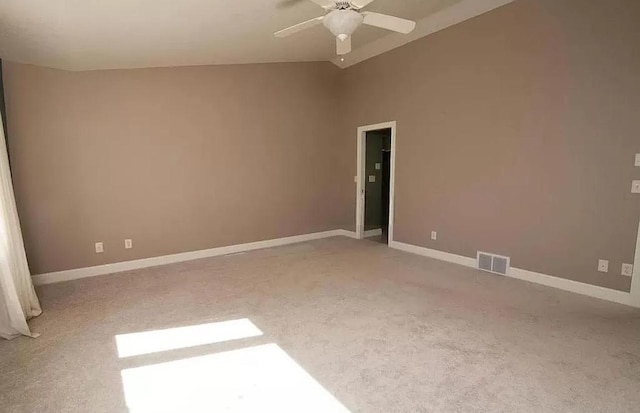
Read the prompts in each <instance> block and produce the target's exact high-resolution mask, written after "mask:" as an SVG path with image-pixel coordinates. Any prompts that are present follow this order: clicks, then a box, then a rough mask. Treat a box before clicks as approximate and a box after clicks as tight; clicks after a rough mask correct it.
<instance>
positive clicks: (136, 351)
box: [116, 318, 262, 358]
mask: <svg viewBox="0 0 640 413" xmlns="http://www.w3.org/2000/svg"><path fill="white" fill-rule="evenodd" d="M261 335H262V331H260V329H259V328H258V327H256V326H255V324H253V323H252V322H251V321H250V320H249V319H246V318H242V319H238V320H229V321H221V322H217V323H207V324H198V325H194V326H186V327H177V328H168V329H164V330H153V331H144V332H140V333H131V334H118V335H117V336H116V345H117V347H118V356H119V357H120V358H123V357H131V356H139V355H142V354H151V353H157V352H160V351H167V350H175V349H179V348H187V347H195V346H201V345H204V344H213V343H222V342H224V341H229V340H238V339H242V338H248V337H256V336H261Z"/></svg>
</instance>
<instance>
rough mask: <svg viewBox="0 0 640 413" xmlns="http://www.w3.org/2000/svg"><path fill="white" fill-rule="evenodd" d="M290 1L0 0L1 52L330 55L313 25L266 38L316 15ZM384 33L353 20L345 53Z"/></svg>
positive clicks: (108, 61)
mask: <svg viewBox="0 0 640 413" xmlns="http://www.w3.org/2000/svg"><path fill="white" fill-rule="evenodd" d="M290 2H291V0H1V1H0V57H1V58H3V59H6V60H11V61H17V62H22V63H32V64H37V65H41V66H48V67H55V68H60V69H67V70H93V69H111V68H134V67H156V66H186V65H202V64H230V63H260V62H291V61H321V60H332V59H334V58H335V40H334V38H333V37H332V36H331V34H330V33H329V32H328V31H327V30H326V29H325V28H324V27H322V26H318V27H315V28H312V29H309V30H308V31H305V32H302V33H299V34H296V35H294V36H292V37H289V38H286V39H276V38H274V37H273V32H275V31H277V30H279V29H282V28H285V27H287V26H290V25H293V24H296V23H299V22H301V21H303V20H306V19H310V18H313V17H317V16H320V15H322V14H323V13H324V11H323V10H322V9H321V8H320V7H319V6H317V5H316V4H314V3H312V2H311V1H308V0H306V1H305V0H302V1H299V2H298V3H294V4H293V5H291V6H289V7H282V6H281V5H280V4H281V3H290ZM472 2H473V3H474V4H476V5H477V4H478V3H482V2H485V3H496V0H488V1H485V0H376V1H375V2H373V3H372V4H371V5H369V6H368V7H367V10H371V11H378V12H382V13H387V14H392V15H395V16H399V17H404V18H409V19H413V20H428V19H429V17H430V16H435V15H438V13H439V12H441V11H442V10H447V9H453V8H455V7H456V6H460V5H461V4H462V3H472ZM498 2H502V3H504V2H505V0H498ZM451 6H454V7H451ZM468 17H471V16H467V17H464V18H468ZM418 32H419V31H418ZM388 34H389V32H387V31H385V30H382V29H377V28H373V27H368V26H362V27H360V28H359V29H358V31H357V32H356V33H355V34H354V39H353V46H354V52H357V51H358V50H359V49H360V50H363V49H366V46H369V49H371V48H372V47H371V44H374V43H376V42H378V43H380V41H381V38H383V37H385V36H387V35H388ZM400 43H402V42H400ZM360 55H361V56H362V55H363V54H362V53H360ZM360 60H363V58H360Z"/></svg>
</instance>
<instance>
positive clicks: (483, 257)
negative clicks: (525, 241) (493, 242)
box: [477, 251, 510, 275]
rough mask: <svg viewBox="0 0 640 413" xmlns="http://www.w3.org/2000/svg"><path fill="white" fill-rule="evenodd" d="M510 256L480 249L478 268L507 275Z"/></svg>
mask: <svg viewBox="0 0 640 413" xmlns="http://www.w3.org/2000/svg"><path fill="white" fill-rule="evenodd" d="M509 261H510V259H509V257H503V256H502V255H496V254H490V253H488V252H482V251H478V257H477V262H478V269H480V270H482V271H488V272H492V273H494V274H501V275H507V272H508V271H509V265H510V264H509Z"/></svg>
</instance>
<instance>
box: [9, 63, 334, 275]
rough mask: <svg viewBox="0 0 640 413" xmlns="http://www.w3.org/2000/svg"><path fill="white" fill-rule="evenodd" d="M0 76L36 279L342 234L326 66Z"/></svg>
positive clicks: (16, 68) (33, 70) (28, 71)
mask: <svg viewBox="0 0 640 413" xmlns="http://www.w3.org/2000/svg"><path fill="white" fill-rule="evenodd" d="M4 74H5V89H6V95H7V109H8V126H9V146H10V150H11V162H12V168H13V177H14V184H15V191H16V198H17V203H18V208H19V214H20V218H21V223H22V227H23V231H24V238H25V243H26V249H27V255H28V259H29V264H30V267H31V271H32V273H43V272H49V271H57V270H65V269H70V268H78V267H85V266H90V265H97V264H103V263H110V262H117V261H123V260H130V259H136V258H142V257H151V256H158V255H164V254H172V253H178V252H183V251H193V250H198V249H204V248H212V247H216V246H224V245H231V244H238V243H245V242H250V241H258V240H264V239H271V238H278V237H284V236H289V235H298V234H305V233H311V232H316V231H324V230H330V229H334V228H338V227H340V226H341V224H342V223H341V222H339V221H338V220H337V218H336V217H337V216H338V213H339V210H338V209H337V207H336V205H337V202H336V200H335V199H333V197H332V194H334V193H335V191H334V190H332V188H334V182H337V181H339V176H338V175H337V174H336V173H334V169H332V168H331V167H330V165H331V164H332V162H333V159H334V158H335V154H336V153H337V150H336V146H337V145H336V139H337V138H338V135H337V134H336V128H335V127H334V126H333V124H332V123H331V122H330V121H328V120H330V119H332V118H334V117H335V114H336V101H337V90H336V88H335V85H336V79H337V76H338V75H339V69H337V68H336V67H334V66H333V65H331V64H330V63H301V64H271V65H248V66H217V67H186V68H167V69H148V70H147V69H145V70H115V71H96V72H64V71H57V70H51V69H44V68H38V67H34V66H25V65H19V64H12V63H9V62H5V64H4ZM125 238H132V239H133V243H134V248H133V249H131V250H125V249H124V239H125ZM96 241H103V242H104V247H105V252H104V254H96V253H94V243H95V242H96Z"/></svg>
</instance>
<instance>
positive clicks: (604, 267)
mask: <svg viewBox="0 0 640 413" xmlns="http://www.w3.org/2000/svg"><path fill="white" fill-rule="evenodd" d="M598 271H600V272H609V261H607V260H598Z"/></svg>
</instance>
